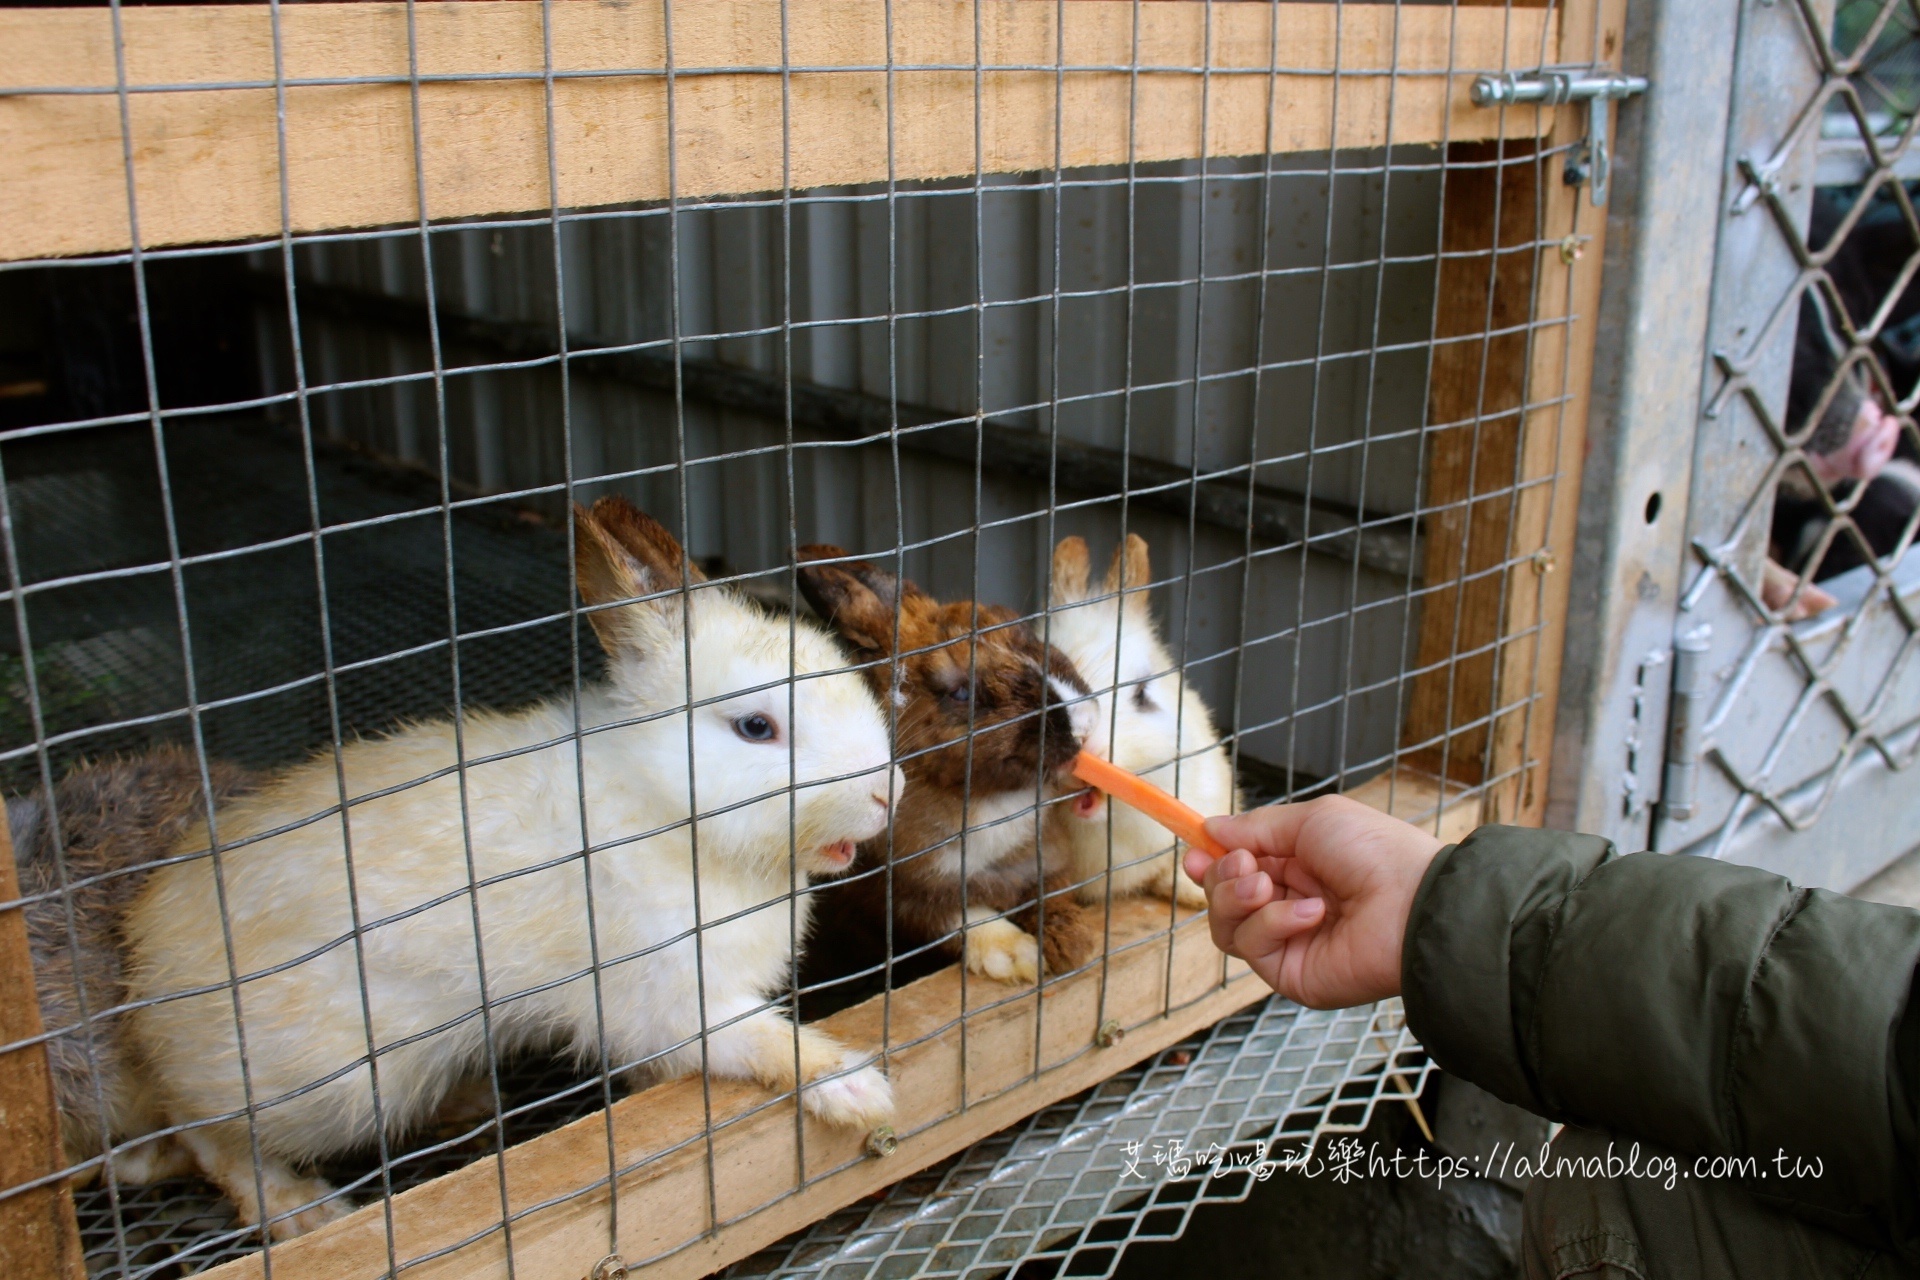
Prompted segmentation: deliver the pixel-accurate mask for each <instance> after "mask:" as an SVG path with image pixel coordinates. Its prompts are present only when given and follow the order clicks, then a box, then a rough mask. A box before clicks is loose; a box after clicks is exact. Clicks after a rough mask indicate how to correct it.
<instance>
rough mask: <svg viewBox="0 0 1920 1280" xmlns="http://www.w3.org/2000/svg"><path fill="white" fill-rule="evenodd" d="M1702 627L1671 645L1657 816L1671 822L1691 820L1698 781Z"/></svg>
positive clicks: (1702, 726)
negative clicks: (1670, 679)
mask: <svg viewBox="0 0 1920 1280" xmlns="http://www.w3.org/2000/svg"><path fill="white" fill-rule="evenodd" d="M1712 637H1713V628H1712V627H1707V626H1702V627H1696V628H1695V629H1694V630H1692V631H1689V632H1687V633H1686V634H1685V635H1683V636H1678V637H1676V638H1675V639H1674V642H1673V696H1672V697H1671V698H1669V699H1668V700H1667V761H1666V767H1665V769H1664V770H1663V771H1662V773H1661V778H1660V813H1661V816H1662V817H1664V818H1666V819H1667V820H1668V821H1670V822H1686V821H1688V820H1689V819H1691V818H1692V817H1693V807H1694V804H1695V801H1696V799H1697V787H1698V784H1699V780H1700V743H1701V739H1702V738H1703V737H1704V736H1705V734H1706V727H1707V695H1708V690H1707V679H1706V676H1707V671H1706V666H1707V647H1708V646H1707V642H1708V641H1709V640H1710V639H1712Z"/></svg>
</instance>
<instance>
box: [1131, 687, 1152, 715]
mask: <svg viewBox="0 0 1920 1280" xmlns="http://www.w3.org/2000/svg"><path fill="white" fill-rule="evenodd" d="M1133 705H1134V706H1136V707H1138V708H1140V710H1142V711H1151V710H1153V707H1154V702H1153V695H1152V694H1151V693H1149V692H1147V686H1145V685H1144V684H1137V685H1135V686H1133Z"/></svg>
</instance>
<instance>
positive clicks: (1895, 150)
mask: <svg viewBox="0 0 1920 1280" xmlns="http://www.w3.org/2000/svg"><path fill="white" fill-rule="evenodd" d="M1917 35H1920V18H1916V17H1915V15H1914V14H1913V13H1912V12H1910V11H1908V10H1905V9H1902V8H1900V7H1899V6H1892V7H1887V6H1881V5H1874V4H1869V3H1864V2H1862V0H1851V2H1850V3H1845V4H1842V5H1840V6H1839V7H1838V9H1837V11H1836V14H1835V18H1834V29H1833V48H1834V50H1835V52H1836V54H1837V55H1838V56H1840V57H1841V58H1844V59H1847V60H1849V61H1852V60H1857V63H1858V65H1857V67H1856V68H1855V69H1854V71H1853V74H1852V75H1851V76H1849V77H1848V78H1847V79H1846V80H1845V81H1844V82H1840V83H1841V84H1843V85H1844V88H1840V86H1839V85H1836V88H1838V89H1839V91H1838V92H1834V93H1832V94H1831V96H1829V97H1828V98H1827V100H1826V102H1825V104H1824V108H1823V110H1822V111H1821V113H1820V115H1819V117H1818V123H1819V141H1818V149H1819V158H1818V161H1817V168H1816V172H1817V182H1818V185H1817V187H1816V188H1815V190H1814V193H1813V200H1812V205H1811V208H1810V210H1809V211H1808V213H1807V215H1806V229H1805V233H1804V235H1805V248H1806V251H1807V253H1808V255H1809V257H1810V258H1811V259H1812V261H1813V262H1815V263H1816V264H1817V265H1818V267H1819V269H1820V270H1819V274H1818V275H1815V276H1811V277H1809V279H1808V280H1807V281H1806V288H1805V291H1804V292H1803V293H1801V294H1800V296H1799V300H1798V310H1797V314H1796V315H1795V316H1794V317H1793V320H1792V323H1793V325H1794V346H1793V355H1792V374H1791V380H1790V382H1789V385H1788V394H1787V400H1786V406H1785V413H1784V416H1783V417H1782V418H1781V420H1780V422H1779V428H1780V433H1781V438H1782V443H1791V444H1792V445H1797V446H1798V447H1799V448H1800V449H1801V450H1802V453H1803V455H1804V458H1805V461H1804V463H1802V464H1800V465H1793V464H1792V463H1789V464H1788V465H1787V466H1785V467H1784V468H1783V469H1782V471H1781V473H1780V476H1779V487H1778V490H1777V492H1776V495H1775V500H1774V508H1773V528H1772V531H1771V538H1770V541H1771V547H1770V551H1771V555H1772V557H1773V559H1774V560H1775V561H1776V562H1778V563H1779V564H1781V565H1782V566H1784V567H1785V568H1787V569H1789V570H1791V571H1792V572H1793V573H1795V574H1798V575H1800V576H1802V577H1806V578H1810V579H1812V580H1813V581H1816V582H1825V581H1828V580H1830V579H1834V578H1838V577H1840V576H1842V575H1845V574H1848V573H1852V575H1853V579H1852V580H1861V579H1863V578H1864V579H1871V577H1872V576H1873V571H1872V568H1870V567H1869V566H1877V565H1880V564H1885V563H1896V564H1897V563H1898V562H1899V561H1900V560H1901V558H1902V557H1903V556H1904V555H1905V552H1906V549H1907V547H1908V545H1909V544H1910V542H1911V539H1912V535H1913V525H1914V516H1915V513H1916V511H1920V433H1916V432H1915V430H1914V427H1913V425H1912V422H1911V420H1910V417H1911V414H1912V410H1913V402H1914V398H1915V392H1916V390H1917V389H1920V288H1916V287H1915V285H1914V280H1913V277H1914V271H1915V267H1916V265H1920V219H1916V217H1915V213H1914V204H1913V193H1914V191H1915V190H1916V187H1915V182H1914V179H1915V177H1916V176H1920V167H1916V165H1915V163H1914V162H1913V161H1912V160H1911V159H1909V158H1908V152H1909V148H1908V147H1907V146H1906V145H1905V142H1906V139H1907V137H1908V136H1909V135H1910V133H1911V131H1912V124H1913V121H1914V118H1915V111H1916V109H1917V108H1920V40H1917V39H1916V36H1917ZM1903 417H1904V418H1905V419H1907V420H1905V421H1902V420H1901V419H1902V418H1903ZM1861 571H1864V573H1863V572H1861ZM1843 594H1845V588H1843Z"/></svg>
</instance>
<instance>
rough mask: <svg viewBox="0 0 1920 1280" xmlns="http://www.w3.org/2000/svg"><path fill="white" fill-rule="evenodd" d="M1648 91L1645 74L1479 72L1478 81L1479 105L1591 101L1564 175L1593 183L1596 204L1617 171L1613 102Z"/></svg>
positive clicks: (1571, 182)
mask: <svg viewBox="0 0 1920 1280" xmlns="http://www.w3.org/2000/svg"><path fill="white" fill-rule="evenodd" d="M1646 91H1647V78H1646V77H1645V76H1620V75H1595V74H1593V73H1591V72H1583V71H1545V70H1542V71H1510V72H1508V73H1507V74H1505V75H1499V76H1479V77H1477V78H1476V79H1475V80H1474V82H1473V89H1472V97H1473V105H1474V106H1476V107H1494V106H1501V105H1503V104H1508V103H1522V102H1537V103H1539V104H1540V105H1541V106H1543V107H1557V106H1559V105H1560V104H1561V103H1563V102H1584V103H1586V104H1587V136H1586V137H1585V138H1583V139H1581V141H1580V145H1579V146H1577V147H1575V148H1574V149H1573V151H1572V152H1571V153H1570V154H1569V155H1568V156H1567V165H1566V168H1565V170H1564V171H1563V174H1562V176H1563V177H1564V178H1565V179H1566V182H1567V185H1568V186H1570V187H1577V186H1580V185H1581V184H1583V183H1585V184H1587V191H1588V194H1589V196H1590V197H1591V198H1592V200H1593V202H1594V203H1595V204H1596V205H1602V204H1605V203H1606V202H1607V179H1608V178H1609V177H1610V176H1612V172H1613V153H1612V148H1611V146H1610V145H1609V144H1608V141H1607V103H1608V102H1609V101H1612V100H1616V99H1620V98H1631V97H1632V96H1633V95H1635V94H1636V93H1645V92H1646Z"/></svg>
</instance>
